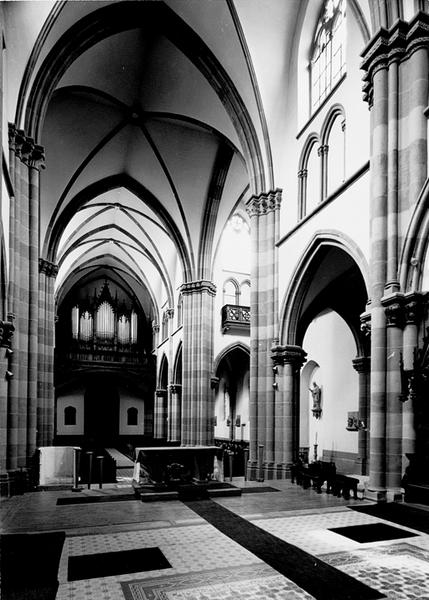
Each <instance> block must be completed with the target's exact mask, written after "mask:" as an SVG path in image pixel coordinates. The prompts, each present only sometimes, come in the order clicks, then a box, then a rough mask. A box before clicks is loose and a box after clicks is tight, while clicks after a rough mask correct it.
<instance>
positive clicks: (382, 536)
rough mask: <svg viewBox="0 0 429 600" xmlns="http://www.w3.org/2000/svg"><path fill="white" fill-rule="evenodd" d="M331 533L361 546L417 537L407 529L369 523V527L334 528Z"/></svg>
mask: <svg viewBox="0 0 429 600" xmlns="http://www.w3.org/2000/svg"><path fill="white" fill-rule="evenodd" d="M329 531H333V532H334V533H338V534H340V535H343V536H344V537H347V538H349V539H351V540H354V541H355V542H359V543H360V544H366V543H368V542H382V541H384V540H400V539H402V538H408V537H416V536H417V534H416V533H411V532H410V531H406V530H405V529H399V528H398V527H392V526H391V525H386V524H385V523H369V524H367V525H352V526H350V527H333V528H332V529H330V530H329Z"/></svg>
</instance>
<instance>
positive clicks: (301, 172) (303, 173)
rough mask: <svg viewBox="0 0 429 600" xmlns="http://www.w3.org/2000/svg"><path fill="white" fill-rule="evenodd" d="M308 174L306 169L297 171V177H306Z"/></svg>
mask: <svg viewBox="0 0 429 600" xmlns="http://www.w3.org/2000/svg"><path fill="white" fill-rule="evenodd" d="M307 175H308V169H300V170H299V171H298V178H299V179H306V178H307Z"/></svg>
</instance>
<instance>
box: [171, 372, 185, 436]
mask: <svg viewBox="0 0 429 600" xmlns="http://www.w3.org/2000/svg"><path fill="white" fill-rule="evenodd" d="M181 395H182V386H181V385H180V384H178V383H172V384H171V385H170V397H171V403H170V407H171V408H170V412H169V415H168V425H169V441H170V442H180V433H181V432H180V422H181V411H182V398H181Z"/></svg>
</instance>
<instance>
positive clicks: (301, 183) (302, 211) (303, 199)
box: [298, 169, 308, 221]
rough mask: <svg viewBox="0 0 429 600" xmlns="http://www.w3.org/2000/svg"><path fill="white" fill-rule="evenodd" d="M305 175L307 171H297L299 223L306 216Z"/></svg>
mask: <svg viewBox="0 0 429 600" xmlns="http://www.w3.org/2000/svg"><path fill="white" fill-rule="evenodd" d="M307 175H308V170H307V169H300V170H299V171H298V179H299V182H298V186H299V190H298V194H299V199H300V202H299V206H298V220H299V221H300V220H301V219H303V218H304V217H305V214H306V210H307V208H306V207H307Z"/></svg>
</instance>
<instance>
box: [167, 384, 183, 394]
mask: <svg viewBox="0 0 429 600" xmlns="http://www.w3.org/2000/svg"><path fill="white" fill-rule="evenodd" d="M181 391H182V384H181V383H170V392H171V393H172V394H180V393H181Z"/></svg>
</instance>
